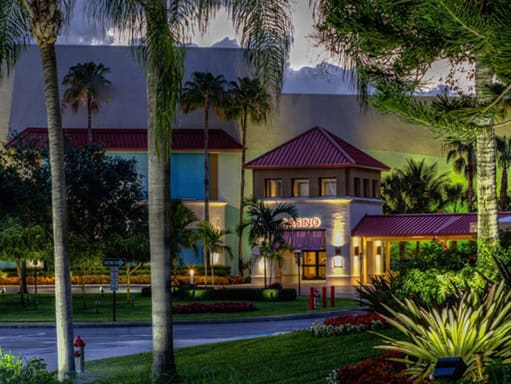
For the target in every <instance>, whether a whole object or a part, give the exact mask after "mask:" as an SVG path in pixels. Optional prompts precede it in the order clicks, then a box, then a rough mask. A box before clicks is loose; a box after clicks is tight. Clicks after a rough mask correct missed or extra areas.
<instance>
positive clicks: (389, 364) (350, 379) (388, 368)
mask: <svg viewBox="0 0 511 384" xmlns="http://www.w3.org/2000/svg"><path fill="white" fill-rule="evenodd" d="M391 358H399V354H397V353H392V352H389V353H386V354H383V355H378V356H375V357H370V358H369V359H366V360H362V361H361V362H359V363H357V364H355V365H348V366H346V367H342V368H340V369H336V370H334V371H332V372H331V373H330V375H328V377H327V379H326V382H327V384H345V383H346V384H347V383H350V384H408V383H412V381H411V380H410V379H409V378H408V377H406V376H404V375H403V374H402V373H401V372H402V371H403V369H404V368H405V366H404V364H402V363H398V362H395V361H392V360H389V359H391Z"/></svg>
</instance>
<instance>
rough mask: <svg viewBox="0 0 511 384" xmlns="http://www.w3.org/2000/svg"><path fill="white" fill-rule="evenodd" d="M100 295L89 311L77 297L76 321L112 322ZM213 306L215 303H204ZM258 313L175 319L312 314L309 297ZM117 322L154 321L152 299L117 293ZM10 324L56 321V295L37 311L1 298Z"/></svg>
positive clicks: (343, 303) (268, 305)
mask: <svg viewBox="0 0 511 384" xmlns="http://www.w3.org/2000/svg"><path fill="white" fill-rule="evenodd" d="M98 298H100V296H99V295H98V294H87V295H86V302H87V309H84V308H83V304H82V296H81V295H73V320H74V321H112V295H111V294H105V295H104V297H103V299H101V304H100V306H99V313H96V304H95V302H96V300H97V299H98ZM190 302H191V301H184V300H174V301H173V303H174V304H186V303H190ZM202 302H204V303H213V302H214V301H202ZM253 303H254V304H255V305H256V307H257V310H256V311H252V312H241V313H225V314H223V313H211V314H186V315H174V320H201V319H220V318H246V317H254V316H271V315H286V314H299V313H306V312H309V311H308V309H307V298H306V297H299V298H298V299H297V300H295V301H286V302H271V301H256V302H253ZM357 306H358V302H356V301H353V300H350V299H337V300H336V307H335V308H327V309H324V310H325V311H331V310H338V309H349V308H354V307H357ZM116 312H117V321H150V320H151V299H150V298H148V297H142V296H140V294H137V295H136V296H135V304H134V306H133V307H132V306H131V304H127V300H126V295H125V294H122V293H120V294H117V310H116ZM9 321H55V302H54V297H53V295H46V294H45V295H38V305H37V308H36V307H35V306H34V305H30V306H26V307H23V306H22V305H21V303H20V297H19V295H2V296H0V322H9Z"/></svg>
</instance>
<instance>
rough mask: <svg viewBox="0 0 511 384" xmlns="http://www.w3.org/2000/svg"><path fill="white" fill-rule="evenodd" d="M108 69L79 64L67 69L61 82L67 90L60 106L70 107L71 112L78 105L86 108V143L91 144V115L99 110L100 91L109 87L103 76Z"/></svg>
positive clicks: (91, 63)
mask: <svg viewBox="0 0 511 384" xmlns="http://www.w3.org/2000/svg"><path fill="white" fill-rule="evenodd" d="M108 72H110V68H108V67H105V66H104V65H103V64H96V63H94V62H88V63H80V64H76V65H73V66H72V67H71V68H69V71H68V73H67V74H66V76H64V80H62V85H65V86H67V87H68V88H67V89H66V91H65V92H64V97H63V100H62V104H63V105H64V106H65V105H67V104H69V105H71V109H72V110H73V112H75V113H76V112H78V109H79V108H80V105H85V106H86V107H87V142H88V143H89V144H92V114H93V113H96V112H97V111H98V109H99V102H100V98H99V94H100V91H101V89H104V88H107V87H109V86H110V84H111V83H110V80H108V79H107V78H106V77H105V75H106V74H107V73H108Z"/></svg>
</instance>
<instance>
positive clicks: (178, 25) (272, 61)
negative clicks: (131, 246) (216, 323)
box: [0, 0, 293, 381]
mask: <svg viewBox="0 0 511 384" xmlns="http://www.w3.org/2000/svg"><path fill="white" fill-rule="evenodd" d="M221 3H223V4H224V5H225V6H226V7H227V8H228V11H229V12H230V14H231V16H232V20H233V23H234V26H235V30H236V31H237V32H240V33H241V45H242V47H244V48H246V51H245V52H246V54H247V57H248V58H249V60H250V62H252V63H253V64H254V67H255V68H254V69H255V72H256V74H257V75H259V76H260V77H261V78H262V79H263V83H264V84H265V85H268V86H271V88H272V89H274V90H275V92H276V93H277V94H278V93H279V92H280V89H281V86H282V78H283V73H284V70H285V65H286V60H287V57H288V54H289V47H290V40H289V36H291V34H292V30H293V28H292V24H291V17H290V13H291V12H290V4H289V2H288V0H276V1H271V2H269V1H263V0H255V1H254V0H242V1H238V0H236V1H234V0H224V1H219V0H207V1H188V0H173V1H167V0H145V1H143V0H132V1H120V0H89V1H88V2H87V5H88V10H89V14H90V16H91V19H92V20H93V21H95V22H96V23H103V26H106V25H108V26H114V27H116V28H118V29H119V30H120V31H124V32H128V34H130V35H131V37H133V39H131V41H133V42H136V41H141V40H140V39H137V38H136V37H139V36H138V34H139V33H140V31H145V36H144V39H142V42H143V44H144V45H143V47H142V59H143V61H144V63H145V64H146V65H145V70H146V79H147V80H146V84H147V105H148V123H147V135H148V169H149V172H148V176H149V227H150V229H149V232H150V234H149V237H150V239H149V241H150V251H151V268H152V274H151V276H152V277H151V280H152V313H153V315H152V319H153V321H152V324H153V333H152V334H153V368H152V376H153V381H157V380H159V379H160V378H161V377H163V376H166V375H171V376H173V375H175V374H176V370H175V362H174V355H173V345H172V317H171V316H172V314H171V301H170V290H169V285H170V281H168V276H169V273H168V272H169V269H170V257H167V255H170V249H171V247H170V236H171V235H170V229H169V223H170V203H169V199H170V190H169V188H170V179H169V178H170V163H169V148H170V138H171V135H172V122H173V121H174V119H175V117H176V110H177V103H178V99H179V96H180V94H181V82H182V79H183V72H184V69H183V58H184V51H183V50H182V49H181V48H180V46H181V44H182V43H184V42H186V41H187V40H188V38H189V36H190V32H191V26H192V25H193V24H192V23H191V21H192V20H193V21H198V22H199V27H200V30H202V31H203V30H205V28H206V26H207V23H208V21H209V20H210V18H211V16H212V13H214V11H215V10H217V9H218V7H219V5H220V4H221ZM0 33H1V32H0Z"/></svg>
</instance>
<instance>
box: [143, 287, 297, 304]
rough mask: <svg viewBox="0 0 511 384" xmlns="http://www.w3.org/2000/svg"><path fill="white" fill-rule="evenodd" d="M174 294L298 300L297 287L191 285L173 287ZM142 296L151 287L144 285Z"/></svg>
mask: <svg viewBox="0 0 511 384" xmlns="http://www.w3.org/2000/svg"><path fill="white" fill-rule="evenodd" d="M171 293H172V296H173V297H175V298H180V299H184V300H244V301H292V300H296V289H294V288H285V289H264V288H221V289H195V290H194V289H191V288H190V287H186V288H184V287H182V288H172V290H171ZM141 295H142V296H146V297H149V296H151V287H144V288H142V291H141Z"/></svg>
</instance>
